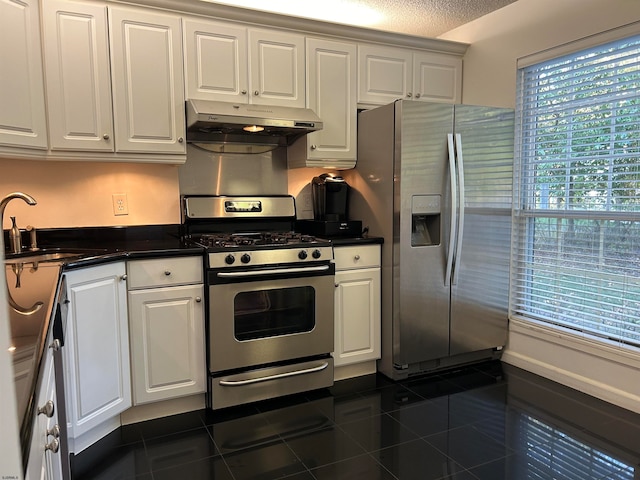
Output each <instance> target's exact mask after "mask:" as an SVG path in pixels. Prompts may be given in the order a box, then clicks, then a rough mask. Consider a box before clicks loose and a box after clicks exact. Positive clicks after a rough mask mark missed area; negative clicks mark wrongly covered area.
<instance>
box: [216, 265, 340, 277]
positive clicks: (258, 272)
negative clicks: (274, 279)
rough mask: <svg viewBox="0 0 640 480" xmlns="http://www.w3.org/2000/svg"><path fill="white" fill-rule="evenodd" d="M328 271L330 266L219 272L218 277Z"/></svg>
mask: <svg viewBox="0 0 640 480" xmlns="http://www.w3.org/2000/svg"><path fill="white" fill-rule="evenodd" d="M327 270H329V265H321V266H319V267H293V268H272V269H270V270H252V271H249V272H218V273H216V276H218V277H220V278H246V277H258V276H261V275H273V274H274V273H312V272H325V271H327Z"/></svg>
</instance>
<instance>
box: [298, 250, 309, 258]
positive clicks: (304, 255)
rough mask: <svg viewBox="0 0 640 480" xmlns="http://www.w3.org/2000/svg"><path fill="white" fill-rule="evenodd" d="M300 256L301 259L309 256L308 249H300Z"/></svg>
mask: <svg viewBox="0 0 640 480" xmlns="http://www.w3.org/2000/svg"><path fill="white" fill-rule="evenodd" d="M298 258H299V259H300V260H304V259H305V258H307V251H306V250H300V251H299V252H298Z"/></svg>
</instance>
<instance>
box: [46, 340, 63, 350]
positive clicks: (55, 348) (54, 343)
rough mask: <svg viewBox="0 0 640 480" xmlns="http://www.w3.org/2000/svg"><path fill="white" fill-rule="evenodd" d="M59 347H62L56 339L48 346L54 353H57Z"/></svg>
mask: <svg viewBox="0 0 640 480" xmlns="http://www.w3.org/2000/svg"><path fill="white" fill-rule="evenodd" d="M61 346H62V345H61V344H60V340H58V339H57V338H56V339H55V340H54V341H53V342H51V345H49V348H50V349H51V350H53V351H54V352H57V351H58V350H60V347H61Z"/></svg>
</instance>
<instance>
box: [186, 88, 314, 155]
mask: <svg viewBox="0 0 640 480" xmlns="http://www.w3.org/2000/svg"><path fill="white" fill-rule="evenodd" d="M186 111H187V142H189V143H192V144H195V145H197V146H199V147H200V148H204V149H206V150H210V151H212V152H217V153H263V152H268V151H270V150H273V149H275V148H277V147H286V146H288V145H291V144H292V143H293V142H294V141H296V140H297V139H298V138H300V137H302V136H304V135H306V134H308V133H311V132H316V131H318V130H322V120H320V117H318V116H317V115H316V114H315V113H314V112H313V110H310V109H308V108H292V107H279V106H268V105H247V104H238V103H226V102H215V101H210V100H187V103H186Z"/></svg>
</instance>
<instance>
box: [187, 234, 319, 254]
mask: <svg viewBox="0 0 640 480" xmlns="http://www.w3.org/2000/svg"><path fill="white" fill-rule="evenodd" d="M190 241H191V242H193V243H194V244H195V245H198V246H202V247H205V248H207V249H208V250H209V251H222V250H225V249H231V248H234V247H241V248H242V249H253V248H271V247H273V248H283V247H285V248H286V247H290V248H296V247H307V246H321V245H330V242H329V240H324V239H320V238H317V237H314V236H312V235H308V234H304V233H298V232H251V233H246V232H245V233H201V234H196V235H192V236H191V237H190Z"/></svg>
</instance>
